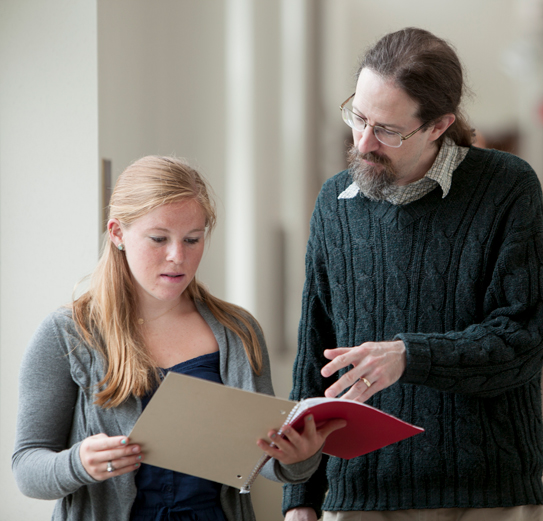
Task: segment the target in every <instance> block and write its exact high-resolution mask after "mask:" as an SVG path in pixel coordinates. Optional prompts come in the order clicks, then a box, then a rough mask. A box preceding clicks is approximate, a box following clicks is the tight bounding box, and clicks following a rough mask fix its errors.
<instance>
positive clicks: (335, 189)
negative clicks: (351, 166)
mask: <svg viewBox="0 0 543 521" xmlns="http://www.w3.org/2000/svg"><path fill="white" fill-rule="evenodd" d="M352 183H353V178H352V177H351V174H350V172H349V170H343V171H342V172H339V173H338V174H336V175H334V176H332V177H330V178H329V179H327V180H326V181H325V182H324V184H323V185H322V188H321V191H320V194H319V198H320V199H323V198H324V199H329V198H332V199H337V198H338V197H339V194H341V193H342V192H343V191H345V189H346V188H347V187H348V186H349V185H351V184H352Z"/></svg>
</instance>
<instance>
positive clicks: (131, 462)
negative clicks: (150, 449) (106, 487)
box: [79, 434, 143, 481]
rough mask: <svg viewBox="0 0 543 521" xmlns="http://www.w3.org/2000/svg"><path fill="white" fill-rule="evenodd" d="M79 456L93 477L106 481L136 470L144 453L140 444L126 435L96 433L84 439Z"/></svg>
mask: <svg viewBox="0 0 543 521" xmlns="http://www.w3.org/2000/svg"><path fill="white" fill-rule="evenodd" d="M79 457H80V458H81V463H83V466H84V467H85V470H86V471H87V472H88V473H89V475H90V476H91V477H93V478H94V479H98V480H100V481H104V480H106V479H109V478H112V477H115V476H120V475H122V474H127V473H128V472H132V471H133V470H136V469H137V468H138V467H139V466H140V464H141V460H142V458H143V455H142V453H141V448H140V447H139V445H132V444H130V440H129V439H128V438H127V437H126V436H106V435H105V434H96V435H94V436H89V437H88V438H86V439H84V440H83V442H82V443H81V445H80V447H79ZM108 468H109V469H110V470H108ZM111 469H112V470H111Z"/></svg>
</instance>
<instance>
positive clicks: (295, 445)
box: [257, 415, 347, 464]
mask: <svg viewBox="0 0 543 521" xmlns="http://www.w3.org/2000/svg"><path fill="white" fill-rule="evenodd" d="M345 425H347V422H346V421H345V420H340V419H334V420H329V421H327V422H326V423H324V424H323V425H322V426H320V427H319V428H317V426H316V424H315V420H314V419H313V416H312V415H308V416H306V417H305V418H304V430H303V431H302V432H301V433H299V432H297V431H296V429H293V428H292V427H291V426H287V427H286V428H285V429H284V431H283V436H281V435H280V434H278V433H277V432H276V431H271V432H270V433H269V436H270V438H271V439H272V444H271V445H270V444H269V443H267V442H266V441H264V440H258V442H257V443H258V446H259V447H260V448H261V449H262V450H263V451H264V452H265V453H266V454H268V455H269V456H272V457H274V458H276V459H278V460H279V461H280V462H281V463H284V464H292V463H298V462H300V461H304V460H306V459H308V458H310V457H311V456H313V455H314V454H315V453H316V452H318V451H319V450H320V448H321V447H322V446H323V444H324V442H325V441H326V438H327V437H328V435H329V434H330V433H332V432H333V431H335V430H337V429H341V428H343V427H345ZM273 445H275V446H273Z"/></svg>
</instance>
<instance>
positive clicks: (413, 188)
mask: <svg viewBox="0 0 543 521" xmlns="http://www.w3.org/2000/svg"><path fill="white" fill-rule="evenodd" d="M468 150H469V148H468V147H461V146H458V145H457V144H455V143H454V141H453V140H452V139H450V138H445V140H444V142H443V144H442V146H441V148H440V149H439V152H438V154H437V156H436V158H435V160H434V163H433V164H432V166H431V168H430V170H428V172H426V174H425V175H424V177H423V178H422V179H419V180H418V181H415V182H414V183H410V184H408V185H406V186H404V187H399V188H400V189H399V190H398V192H397V193H395V194H394V195H393V196H391V197H390V198H389V199H387V201H388V202H389V203H391V204H395V205H403V204H408V203H412V202H413V201H416V200H417V199H420V198H421V197H424V196H425V195H426V194H427V193H429V192H431V191H432V190H433V189H434V188H435V187H436V184H437V185H439V186H440V187H441V190H442V191H443V198H445V197H446V196H447V195H448V193H449V191H450V189H451V183H452V176H453V172H454V171H455V170H456V168H457V167H458V165H459V164H460V163H461V162H462V161H463V160H464V158H465V157H466V154H467V153H468ZM359 192H360V189H359V188H358V185H357V184H356V183H352V184H351V185H349V186H348V187H347V188H346V189H345V190H344V191H343V192H342V193H341V194H339V196H338V199H352V198H353V197H356V195H358V193H359Z"/></svg>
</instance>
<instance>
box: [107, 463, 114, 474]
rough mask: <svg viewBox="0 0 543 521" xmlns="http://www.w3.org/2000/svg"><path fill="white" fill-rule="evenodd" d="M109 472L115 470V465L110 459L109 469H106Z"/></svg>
mask: <svg viewBox="0 0 543 521" xmlns="http://www.w3.org/2000/svg"><path fill="white" fill-rule="evenodd" d="M106 470H107V471H108V472H113V471H114V470H115V467H114V466H113V464H112V463H111V461H108V462H107V469H106Z"/></svg>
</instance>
